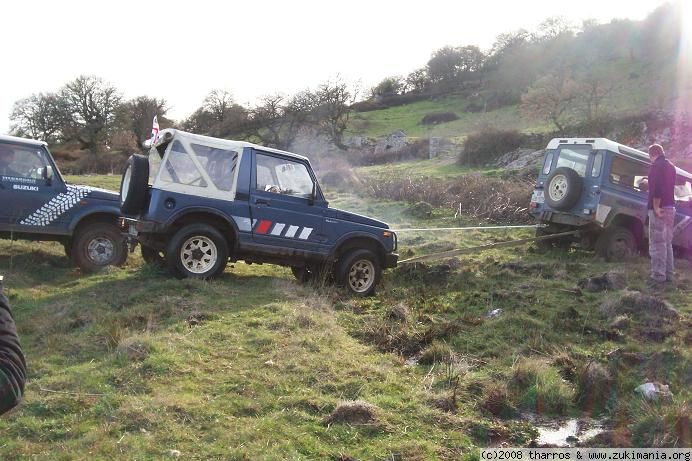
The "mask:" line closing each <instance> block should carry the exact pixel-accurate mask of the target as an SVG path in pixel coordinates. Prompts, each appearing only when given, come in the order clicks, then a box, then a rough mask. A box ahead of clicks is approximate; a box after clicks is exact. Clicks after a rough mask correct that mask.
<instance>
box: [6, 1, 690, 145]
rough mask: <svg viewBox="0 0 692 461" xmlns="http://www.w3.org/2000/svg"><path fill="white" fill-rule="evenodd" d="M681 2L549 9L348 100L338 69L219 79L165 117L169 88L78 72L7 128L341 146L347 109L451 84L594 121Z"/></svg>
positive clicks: (468, 93)
mask: <svg viewBox="0 0 692 461" xmlns="http://www.w3.org/2000/svg"><path fill="white" fill-rule="evenodd" d="M678 8H679V5H673V4H664V5H663V6H661V7H659V8H657V9H656V10H654V11H653V12H652V13H651V14H650V15H649V16H648V17H647V18H646V19H644V20H643V21H630V20H613V21H611V22H610V23H608V24H597V23H596V22H595V21H592V20H587V21H584V22H583V23H582V24H581V25H580V26H579V27H576V26H574V25H572V24H570V23H569V22H568V21H566V20H564V19H561V18H549V19H546V20H545V21H544V22H543V23H541V24H540V26H539V27H538V28H537V29H536V30H535V31H533V32H529V31H527V30H525V29H519V30H516V31H512V32H507V33H503V34H500V35H498V36H497V38H496V40H495V42H494V44H493V45H492V47H491V48H490V49H489V50H487V51H483V50H481V49H480V48H479V47H477V46H475V45H463V46H445V47H442V48H440V49H438V50H436V51H434V52H433V53H432V54H431V57H430V59H429V60H428V62H427V63H426V65H425V66H423V67H421V68H418V69H415V70H413V71H412V72H410V73H409V74H408V75H406V76H390V77H387V78H385V79H383V80H382V81H381V82H379V83H378V84H377V85H375V86H374V87H373V88H372V89H370V91H369V92H368V93H367V94H365V95H364V96H365V97H364V98H363V100H362V101H360V102H358V103H356V100H357V98H358V96H359V94H358V91H357V89H355V88H351V87H349V85H347V84H346V83H345V82H344V81H342V80H341V79H339V78H336V79H334V80H330V81H327V82H324V83H322V84H321V85H319V86H318V87H317V88H316V89H312V90H311V89H306V90H304V91H300V92H298V93H296V94H293V95H286V94H282V93H276V94H271V95H266V96H264V97H262V98H260V99H259V101H258V102H257V103H256V104H255V105H254V106H252V107H245V106H243V105H240V104H238V103H237V102H236V101H235V100H234V98H233V96H232V93H230V92H229V91H227V90H223V89H215V90H212V91H210V92H209V94H208V95H207V97H206V98H205V99H204V100H203V102H202V104H201V105H200V107H199V108H197V109H196V110H195V111H194V112H193V113H192V115H190V116H189V117H188V118H186V119H184V120H182V121H180V122H175V121H173V120H171V119H169V118H168V117H167V113H168V109H169V106H168V101H167V100H166V99H159V98H153V97H149V96H139V97H136V98H133V99H130V100H124V98H123V96H122V93H121V92H120V91H118V89H117V88H116V87H115V86H113V85H112V84H110V83H108V82H106V81H104V80H102V79H100V78H98V77H96V76H80V77H77V78H76V79H74V80H73V81H71V82H68V83H66V84H65V85H64V86H63V87H62V88H60V89H59V90H58V91H56V92H50V93H38V94H34V95H32V96H30V97H28V98H25V99H21V100H19V101H16V102H15V104H14V107H13V110H12V113H11V115H10V120H11V123H12V125H11V130H12V132H13V134H16V135H20V136H30V137H32V138H36V139H42V140H45V141H47V142H50V143H56V142H63V143H64V142H75V143H78V145H79V146H80V147H81V148H82V149H84V150H87V151H90V152H99V151H102V150H103V149H104V148H106V147H108V146H113V147H118V148H121V149H130V148H136V147H138V146H141V144H142V142H143V141H144V140H146V139H147V138H148V137H149V135H150V130H151V121H152V118H153V116H154V115H158V117H159V123H160V125H161V127H162V128H165V127H171V126H174V127H179V128H181V129H184V130H187V131H191V132H194V133H198V134H207V135H211V136H216V137H224V138H230V137H233V138H235V139H247V140H251V141H255V142H259V143H262V144H264V145H267V146H271V147H277V148H280V149H289V148H290V147H291V145H292V144H293V143H294V141H295V140H296V137H297V136H298V135H299V133H301V132H305V131H307V132H309V133H312V134H321V135H323V136H325V137H326V138H327V139H328V140H329V141H331V142H332V143H333V144H335V145H336V146H338V147H339V148H342V149H345V148H346V146H345V143H344V132H345V130H346V128H347V126H348V122H349V117H350V114H351V112H352V110H354V109H355V110H368V108H371V109H372V108H380V107H382V106H381V103H380V102H378V101H386V104H387V105H398V104H404V103H407V102H411V101H412V100H416V99H423V98H435V97H439V96H442V95H448V94H454V93H460V94H463V95H464V96H465V97H466V100H467V103H468V104H467V107H466V110H467V111H471V112H480V111H489V110H494V109H497V108H499V107H503V106H507V105H514V104H520V105H521V108H522V110H523V112H524V113H525V114H526V115H528V116H531V117H537V118H542V119H544V120H546V121H547V122H549V123H551V124H553V125H554V126H555V128H556V129H557V130H558V131H563V130H564V129H565V127H566V126H568V125H570V124H571V123H574V122H575V121H577V122H583V121H587V122H593V123H597V122H598V121H599V120H600V118H601V117H603V116H604V115H605V114H606V113H607V110H606V107H605V106H606V105H605V103H604V101H605V100H606V98H607V97H608V95H609V94H610V93H611V92H613V91H614V90H615V89H616V88H617V86H618V84H619V83H620V82H621V81H622V79H623V78H636V77H638V75H637V74H636V72H634V71H631V72H629V73H625V74H623V72H622V70H621V69H620V70H619V71H618V72H617V73H616V72H614V71H613V70H612V69H613V68H614V66H613V63H621V64H622V66H621V68H623V69H628V68H632V69H634V68H636V65H635V64H637V63H638V64H639V65H640V67H642V66H643V67H648V68H650V69H654V71H656V69H659V68H664V67H665V66H664V64H665V62H666V60H670V57H671V56H675V55H676V50H677V47H678V45H679V39H680V32H681V26H680V18H681V17H682V15H681V14H680V11H679V10H678Z"/></svg>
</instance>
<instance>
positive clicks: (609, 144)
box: [546, 138, 692, 178]
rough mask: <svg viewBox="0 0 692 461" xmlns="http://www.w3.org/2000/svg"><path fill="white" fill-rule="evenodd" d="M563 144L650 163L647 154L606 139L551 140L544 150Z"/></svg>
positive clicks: (678, 170) (686, 175)
mask: <svg viewBox="0 0 692 461" xmlns="http://www.w3.org/2000/svg"><path fill="white" fill-rule="evenodd" d="M565 144H591V145H592V147H593V149H595V150H609V151H611V152H618V153H620V154H622V155H626V156H629V157H631V158H634V159H636V160H641V161H644V162H646V163H651V159H650V158H649V154H647V153H646V152H643V151H641V150H639V149H635V148H634V147H629V146H626V145H624V144H620V143H619V142H615V141H611V140H610V139H606V138H553V139H551V140H550V142H549V143H548V147H546V149H557V148H558V147H560V146H561V145H565ZM675 170H676V171H677V173H678V174H679V175H682V176H684V177H686V178H692V175H691V174H690V173H688V172H687V171H685V170H683V169H682V168H678V167H675Z"/></svg>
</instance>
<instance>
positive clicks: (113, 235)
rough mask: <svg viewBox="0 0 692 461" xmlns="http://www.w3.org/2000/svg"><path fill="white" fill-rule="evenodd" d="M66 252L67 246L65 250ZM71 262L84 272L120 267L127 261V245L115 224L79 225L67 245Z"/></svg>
mask: <svg viewBox="0 0 692 461" xmlns="http://www.w3.org/2000/svg"><path fill="white" fill-rule="evenodd" d="M65 251H68V250H67V246H66V249H65ZM69 251H70V256H71V258H72V261H73V262H74V263H75V264H76V265H77V266H79V268H80V269H82V271H84V272H95V271H97V270H99V269H102V268H104V267H106V266H122V265H123V264H125V261H126V260H127V244H126V243H125V239H123V237H122V235H121V234H120V229H119V228H118V226H116V225H115V223H106V222H95V223H90V224H84V225H81V226H80V227H79V228H78V229H77V231H76V232H75V236H74V238H73V239H72V242H71V244H70V245H69Z"/></svg>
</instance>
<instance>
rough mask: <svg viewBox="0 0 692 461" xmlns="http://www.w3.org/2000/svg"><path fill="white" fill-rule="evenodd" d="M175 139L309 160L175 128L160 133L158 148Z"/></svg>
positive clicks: (291, 154)
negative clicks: (249, 149)
mask: <svg viewBox="0 0 692 461" xmlns="http://www.w3.org/2000/svg"><path fill="white" fill-rule="evenodd" d="M174 138H185V139H187V141H188V142H197V143H199V144H204V145H205V146H211V147H218V148H224V149H228V150H242V149H243V148H245V147H251V148H253V149H259V150H263V151H265V152H272V153H275V154H281V155H285V156H288V157H292V158H295V159H297V160H302V161H307V160H308V158H307V157H304V156H302V155H298V154H294V153H292V152H286V151H283V150H279V149H272V148H271V147H264V146H260V145H258V144H253V143H251V142H246V141H233V140H230V139H222V138H213V137H211V136H202V135H201V134H194V133H188V132H186V131H180V130H176V129H175V128H166V129H165V130H161V132H159V140H158V141H157V142H156V146H159V145H161V144H164V143H166V142H168V141H171V140H172V139H174Z"/></svg>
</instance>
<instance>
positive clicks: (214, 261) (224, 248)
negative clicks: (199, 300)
mask: <svg viewBox="0 0 692 461" xmlns="http://www.w3.org/2000/svg"><path fill="white" fill-rule="evenodd" d="M227 262H228V243H227V242H226V239H225V238H224V237H223V235H222V234H221V233H220V232H219V231H218V230H216V228H214V227H213V226H210V225H208V224H189V225H187V226H185V227H183V228H181V229H180V230H179V231H177V232H176V233H175V234H174V235H173V237H172V238H171V240H170V241H169V243H168V247H167V249H166V265H167V266H168V268H169V270H170V271H171V272H172V273H173V274H174V275H176V276H179V277H189V278H197V279H203V280H207V279H211V278H214V277H216V276H218V275H219V274H221V273H222V272H223V271H224V269H225V268H226V263H227Z"/></svg>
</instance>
